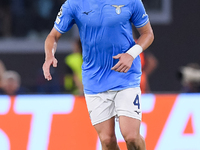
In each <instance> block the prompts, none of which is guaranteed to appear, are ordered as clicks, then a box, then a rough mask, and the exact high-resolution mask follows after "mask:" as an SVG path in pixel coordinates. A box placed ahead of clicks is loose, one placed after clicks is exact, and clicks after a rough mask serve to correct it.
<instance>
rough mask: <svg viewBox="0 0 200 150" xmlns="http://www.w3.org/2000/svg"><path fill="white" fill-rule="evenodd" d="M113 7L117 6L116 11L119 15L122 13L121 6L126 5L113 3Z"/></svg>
mask: <svg viewBox="0 0 200 150" xmlns="http://www.w3.org/2000/svg"><path fill="white" fill-rule="evenodd" d="M112 6H113V7H115V8H116V9H115V12H116V13H117V14H118V15H119V14H121V12H122V11H121V7H124V5H112Z"/></svg>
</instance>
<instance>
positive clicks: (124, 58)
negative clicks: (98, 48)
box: [111, 53, 134, 73]
mask: <svg viewBox="0 0 200 150" xmlns="http://www.w3.org/2000/svg"><path fill="white" fill-rule="evenodd" d="M113 58H114V59H119V61H118V63H117V64H116V65H115V66H114V67H112V68H111V70H115V71H117V72H124V73H126V72H128V70H129V69H130V68H131V65H132V63H133V60H134V58H133V57H132V56H131V55H129V54H128V53H122V54H118V55H116V56H113Z"/></svg>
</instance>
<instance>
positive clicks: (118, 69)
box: [115, 65, 125, 72]
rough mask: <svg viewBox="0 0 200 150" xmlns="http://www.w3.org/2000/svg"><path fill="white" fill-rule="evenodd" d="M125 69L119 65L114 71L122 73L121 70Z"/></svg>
mask: <svg viewBox="0 0 200 150" xmlns="http://www.w3.org/2000/svg"><path fill="white" fill-rule="evenodd" d="M124 68H125V66H124V65H120V66H119V67H118V68H117V69H116V70H115V71H117V72H122V70H123V69H124Z"/></svg>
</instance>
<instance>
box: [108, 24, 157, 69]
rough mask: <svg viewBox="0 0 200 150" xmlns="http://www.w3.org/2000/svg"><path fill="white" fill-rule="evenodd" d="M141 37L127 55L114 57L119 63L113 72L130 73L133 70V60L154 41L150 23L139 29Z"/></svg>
mask: <svg viewBox="0 0 200 150" xmlns="http://www.w3.org/2000/svg"><path fill="white" fill-rule="evenodd" d="M137 30H138V32H139V34H140V37H139V39H138V41H137V44H136V45H134V46H133V47H132V48H130V49H129V50H128V51H127V53H122V54H118V55H116V56H113V58H114V59H119V61H118V63H117V64H116V65H115V66H114V67H112V68H111V69H112V70H115V71H117V72H124V73H126V72H128V70H129V69H130V68H131V65H132V63H133V60H134V59H135V58H136V57H137V56H138V55H139V54H140V53H141V52H142V51H143V50H146V49H147V48H148V47H149V46H150V45H151V43H152V42H153V40H154V34H153V30H152V28H151V24H150V22H148V23H147V24H146V25H144V26H143V27H140V28H137Z"/></svg>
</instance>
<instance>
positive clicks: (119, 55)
mask: <svg viewBox="0 0 200 150" xmlns="http://www.w3.org/2000/svg"><path fill="white" fill-rule="evenodd" d="M121 55H122V54H118V55H116V56H113V58H114V59H119V58H120V57H121Z"/></svg>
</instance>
